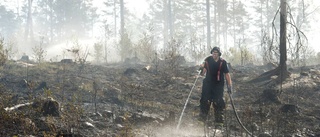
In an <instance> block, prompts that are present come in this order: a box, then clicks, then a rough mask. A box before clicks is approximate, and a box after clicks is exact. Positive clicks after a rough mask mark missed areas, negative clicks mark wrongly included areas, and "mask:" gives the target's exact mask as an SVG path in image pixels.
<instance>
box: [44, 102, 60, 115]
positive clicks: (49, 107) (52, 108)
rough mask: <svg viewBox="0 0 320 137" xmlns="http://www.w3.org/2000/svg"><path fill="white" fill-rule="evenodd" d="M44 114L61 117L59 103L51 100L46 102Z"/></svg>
mask: <svg viewBox="0 0 320 137" xmlns="http://www.w3.org/2000/svg"><path fill="white" fill-rule="evenodd" d="M42 112H43V113H42V114H43V115H44V116H53V117H59V116H60V112H59V103H58V102H57V101H55V100H53V99H51V98H49V99H47V100H45V101H44V103H43V106H42Z"/></svg>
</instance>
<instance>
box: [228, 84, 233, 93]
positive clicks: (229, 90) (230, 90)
mask: <svg viewBox="0 0 320 137" xmlns="http://www.w3.org/2000/svg"><path fill="white" fill-rule="evenodd" d="M227 88H228V93H229V94H231V93H232V86H229V85H228V87H227Z"/></svg>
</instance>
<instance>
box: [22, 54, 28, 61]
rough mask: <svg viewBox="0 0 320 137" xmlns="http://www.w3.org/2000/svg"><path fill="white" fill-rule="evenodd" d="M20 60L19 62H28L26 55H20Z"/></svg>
mask: <svg viewBox="0 0 320 137" xmlns="http://www.w3.org/2000/svg"><path fill="white" fill-rule="evenodd" d="M20 60H21V61H30V60H29V56H28V55H22V57H21V59H20Z"/></svg>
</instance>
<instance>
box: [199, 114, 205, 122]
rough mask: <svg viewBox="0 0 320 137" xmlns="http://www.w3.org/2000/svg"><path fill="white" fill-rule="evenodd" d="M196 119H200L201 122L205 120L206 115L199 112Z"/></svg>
mask: <svg viewBox="0 0 320 137" xmlns="http://www.w3.org/2000/svg"><path fill="white" fill-rule="evenodd" d="M198 120H199V121H201V122H205V121H206V120H207V115H206V114H203V113H200V114H199V115H198Z"/></svg>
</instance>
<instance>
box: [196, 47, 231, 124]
mask: <svg viewBox="0 0 320 137" xmlns="http://www.w3.org/2000/svg"><path fill="white" fill-rule="evenodd" d="M210 53H211V56H209V57H207V58H206V59H205V61H204V63H203V64H201V68H200V69H201V75H202V76H203V75H204V74H206V76H205V78H204V79H203V85H202V93H201V99H200V120H202V121H205V120H206V119H207V115H208V113H209V110H210V105H211V104H212V105H213V108H214V116H215V123H216V125H217V126H218V125H223V122H224V116H223V111H224V109H225V102H224V100H223V91H224V80H225V78H226V81H227V87H228V92H229V93H231V90H232V81H231V77H230V74H229V69H228V66H227V62H226V61H225V60H223V59H222V58H220V56H221V51H220V48H218V47H214V48H213V49H212V50H211V52H210Z"/></svg>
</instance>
